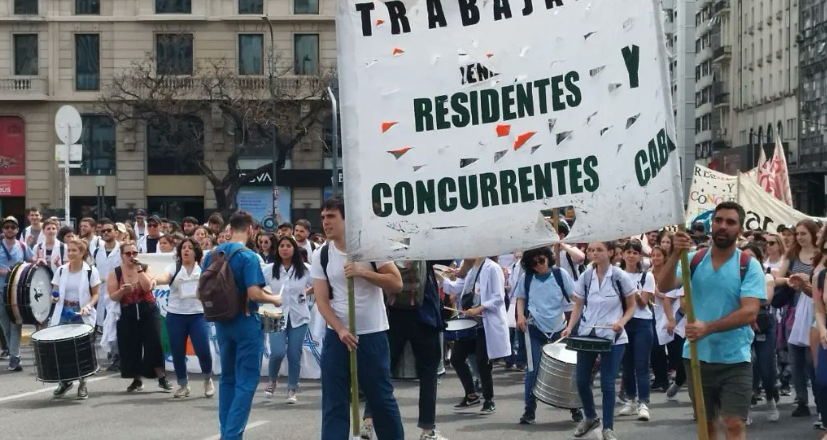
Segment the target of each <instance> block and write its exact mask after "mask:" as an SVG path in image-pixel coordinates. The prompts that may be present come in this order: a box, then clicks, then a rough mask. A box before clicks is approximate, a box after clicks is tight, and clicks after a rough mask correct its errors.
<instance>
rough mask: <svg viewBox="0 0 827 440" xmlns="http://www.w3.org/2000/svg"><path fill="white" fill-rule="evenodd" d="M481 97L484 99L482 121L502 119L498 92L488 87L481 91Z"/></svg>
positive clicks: (484, 122)
mask: <svg viewBox="0 0 827 440" xmlns="http://www.w3.org/2000/svg"><path fill="white" fill-rule="evenodd" d="M480 98H481V99H482V123H483V124H490V123H492V122H497V121H499V120H500V106H499V103H498V102H497V101H498V99H499V98H498V96H497V92H496V91H494V90H490V89H486V90H481V91H480Z"/></svg>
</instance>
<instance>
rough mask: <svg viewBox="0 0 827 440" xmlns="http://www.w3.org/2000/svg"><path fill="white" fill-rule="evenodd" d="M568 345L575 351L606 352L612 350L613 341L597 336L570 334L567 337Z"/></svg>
mask: <svg viewBox="0 0 827 440" xmlns="http://www.w3.org/2000/svg"><path fill="white" fill-rule="evenodd" d="M566 347H567V348H568V349H569V350H574V351H588V352H592V353H606V352H609V351H611V350H612V341H610V340H608V339H604V338H598V337H595V336H569V337H568V338H566Z"/></svg>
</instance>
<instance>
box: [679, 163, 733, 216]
mask: <svg viewBox="0 0 827 440" xmlns="http://www.w3.org/2000/svg"><path fill="white" fill-rule="evenodd" d="M737 198H738V177H736V176H730V175H729V174H724V173H719V172H717V171H715V170H710V169H709V168H707V167H705V166H703V165H698V164H695V171H694V174H693V177H692V186H691V187H689V200H688V201H687V204H686V220H687V221H691V220H692V219H693V218H695V217H697V216H699V215H701V214H703V213H704V212H706V211H709V210H712V209H715V206H717V205H718V204H719V203H721V202H727V201H735V200H737Z"/></svg>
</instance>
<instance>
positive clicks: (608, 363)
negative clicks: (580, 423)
mask: <svg viewBox="0 0 827 440" xmlns="http://www.w3.org/2000/svg"><path fill="white" fill-rule="evenodd" d="M625 349H626V344H620V345H612V350H611V351H608V352H605V353H592V352H586V351H579V352H577V367H576V370H575V378H574V381H575V382H576V383H577V394H579V395H580V401H581V402H582V403H583V411H584V412H585V415H586V418H588V419H596V418H597V411H596V410H595V407H594V395H593V394H592V369H593V368H594V363H595V362H597V357H598V356H600V391H601V393H602V394H603V429H614V411H615V377H616V376H617V369H618V368H620V361H621V359H623V352H624V351H625Z"/></svg>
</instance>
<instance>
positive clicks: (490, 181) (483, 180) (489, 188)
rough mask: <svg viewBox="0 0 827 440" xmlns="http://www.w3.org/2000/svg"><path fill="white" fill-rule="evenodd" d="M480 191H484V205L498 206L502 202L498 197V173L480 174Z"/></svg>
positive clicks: (485, 206)
mask: <svg viewBox="0 0 827 440" xmlns="http://www.w3.org/2000/svg"><path fill="white" fill-rule="evenodd" d="M480 192H481V193H482V207H483V208H487V207H489V206H497V205H499V204H500V202H499V197H497V175H496V174H494V173H482V174H480Z"/></svg>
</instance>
